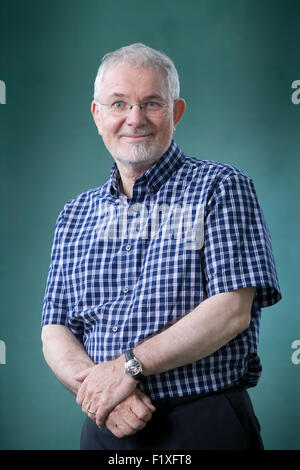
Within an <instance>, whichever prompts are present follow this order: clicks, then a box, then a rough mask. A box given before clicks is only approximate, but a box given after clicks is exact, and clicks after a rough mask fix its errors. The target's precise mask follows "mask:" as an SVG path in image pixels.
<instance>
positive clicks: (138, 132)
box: [121, 127, 152, 137]
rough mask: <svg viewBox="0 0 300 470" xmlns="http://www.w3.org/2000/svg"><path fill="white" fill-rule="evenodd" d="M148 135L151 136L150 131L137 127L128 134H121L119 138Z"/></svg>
mask: <svg viewBox="0 0 300 470" xmlns="http://www.w3.org/2000/svg"><path fill="white" fill-rule="evenodd" d="M149 134H152V129H147V128H140V127H137V128H136V129H132V130H131V132H130V133H128V132H126V134H121V137H122V136H125V137H134V136H136V135H149Z"/></svg>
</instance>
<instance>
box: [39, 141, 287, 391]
mask: <svg viewBox="0 0 300 470" xmlns="http://www.w3.org/2000/svg"><path fill="white" fill-rule="evenodd" d="M118 181H119V173H118V170H117V167H116V164H114V166H113V167H112V170H111V173H110V179H109V180H108V181H107V182H106V183H105V184H104V185H102V186H100V187H99V188H97V189H93V190H90V191H87V192H85V193H83V194H80V195H79V196H78V197H76V198H75V199H73V200H72V201H70V202H68V203H66V205H65V206H64V209H63V210H62V211H61V213H60V215H59V217H58V220H57V223H56V228H55V236H54V242H53V247H52V254H51V264H50V268H49V274H48V280H47V286H46V292H45V298H44V305H43V318H42V325H46V324H61V325H66V326H68V327H69V328H70V329H71V331H72V332H73V333H74V335H76V337H77V338H79V339H80V341H82V342H83V344H84V347H85V349H86V351H87V353H88V355H89V356H90V357H91V358H92V359H93V361H95V362H96V363H99V362H103V361H109V360H111V359H114V358H115V357H117V356H119V355H120V354H121V353H123V352H125V351H126V350H127V349H130V348H132V347H134V346H136V345H137V344H139V343H140V342H141V341H142V340H144V339H145V338H147V337H149V336H150V335H153V334H154V333H156V332H158V331H160V330H161V329H162V328H163V327H165V326H166V325H167V324H168V325H170V324H172V323H173V322H175V321H176V320H177V319H178V318H180V317H182V316H183V315H185V314H186V313H188V312H190V311H192V310H193V309H194V308H195V307H196V306H197V305H198V304H199V303H200V302H202V301H203V300H205V299H206V298H207V297H210V296H212V295H215V294H218V293H221V292H227V291H232V290H235V289H239V288H242V287H250V286H256V288H257V289H256V295H255V298H254V303H253V307H252V314H251V322H250V326H249V328H247V329H246V330H245V331H243V332H242V333H241V334H239V335H238V336H237V337H236V338H234V339H233V340H231V341H230V342H229V343H227V344H226V345H225V346H223V347H222V348H220V349H219V350H218V351H216V352H215V353H214V354H212V355H211V356H209V357H206V358H204V359H202V360H199V361H196V362H193V363H191V364H188V365H186V366H183V367H178V368H176V369H172V370H169V371H168V372H165V373H162V374H158V375H153V376H150V377H148V378H147V379H146V381H145V382H144V383H143V384H141V385H140V387H141V389H142V390H143V391H144V392H145V393H146V394H148V395H149V396H150V397H151V398H152V399H157V398H164V397H177V396H184V395H190V394H195V393H204V392H210V391H216V390H219V389H221V388H223V387H225V386H227V385H230V384H231V383H233V382H235V381H237V380H241V381H242V383H243V384H244V385H245V386H246V387H252V386H255V385H256V384H257V382H258V379H259V377H260V374H261V363H260V360H259V357H258V354H257V344H258V331H259V322H260V315H261V308H262V307H267V306H269V305H272V304H274V303H276V302H278V301H279V300H280V298H281V294H280V289H279V285H278V280H277V274H276V269H275V265H274V259H273V254H272V247H271V241H270V235H269V232H268V229H267V227H266V223H265V220H264V217H263V214H262V211H261V209H260V206H259V203H258V201H257V197H256V193H255V189H254V186H253V183H252V180H251V179H250V178H249V177H247V176H246V175H245V174H244V173H242V172H241V171H239V170H238V169H236V168H234V167H232V166H230V165H226V164H221V163H216V162H213V161H208V160H200V159H197V158H191V157H186V156H185V155H184V154H183V153H182V152H181V150H180V149H179V147H178V146H177V145H176V144H175V142H173V141H172V143H171V146H170V148H169V149H168V151H167V152H166V153H165V154H164V155H163V156H162V157H161V158H160V159H159V160H158V161H157V162H156V163H155V164H154V165H153V166H152V167H151V168H149V169H148V170H147V171H145V172H144V173H143V174H142V175H141V176H140V177H139V178H138V179H137V180H136V182H135V184H134V187H133V195H132V198H131V199H128V198H127V197H126V196H125V195H124V194H122V193H121V192H120V191H119V189H118V187H119V186H118Z"/></svg>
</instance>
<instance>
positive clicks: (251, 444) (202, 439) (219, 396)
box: [80, 387, 263, 450]
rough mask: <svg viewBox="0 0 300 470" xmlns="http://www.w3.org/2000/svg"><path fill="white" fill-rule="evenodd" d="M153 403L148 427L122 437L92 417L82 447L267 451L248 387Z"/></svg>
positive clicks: (84, 427) (86, 424)
mask: <svg viewBox="0 0 300 470" xmlns="http://www.w3.org/2000/svg"><path fill="white" fill-rule="evenodd" d="M153 404H154V406H156V408H157V410H156V411H155V412H154V413H153V415H152V418H151V421H149V422H148V423H147V424H146V426H145V428H144V429H142V430H141V431H137V432H136V434H134V435H132V436H127V437H124V438H121V439H120V438H117V437H115V436H114V434H112V433H111V432H110V431H109V430H108V429H107V428H105V427H104V428H101V429H99V428H98V427H97V425H96V424H95V423H94V421H92V420H91V419H90V418H87V419H86V420H85V422H84V424H83V428H82V433H81V442H80V448H81V450H88V449H89V450H161V449H164V450H263V443H262V440H261V437H260V426H259V422H258V420H257V418H256V416H255V414H254V410H253V407H252V403H251V400H250V397H249V395H248V393H247V391H246V390H245V389H243V388H239V387H234V388H231V389H228V390H224V391H221V392H216V393H212V394H208V395H204V396H200V395H198V396H194V397H192V398H191V397H190V398H189V399H188V400H184V399H182V400H180V399H179V400H178V399H177V400H176V399H169V400H168V399H165V400H157V401H153Z"/></svg>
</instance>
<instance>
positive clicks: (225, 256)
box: [203, 173, 281, 308]
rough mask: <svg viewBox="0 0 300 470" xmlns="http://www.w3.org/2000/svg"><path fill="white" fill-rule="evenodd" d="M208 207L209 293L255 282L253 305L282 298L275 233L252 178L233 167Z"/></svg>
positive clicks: (206, 261) (206, 262)
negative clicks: (274, 240) (261, 205)
mask: <svg viewBox="0 0 300 470" xmlns="http://www.w3.org/2000/svg"><path fill="white" fill-rule="evenodd" d="M207 209H208V210H207V213H206V217H205V224H204V248H203V269H204V273H205V276H206V290H207V294H208V296H212V295H215V294H218V293H221V292H228V291H232V290H236V289H240V288H244V287H251V286H252V287H256V294H255V297H254V301H253V308H261V307H267V306H270V305H273V304H275V303H276V302H278V301H279V300H280V299H281V293H280V288H279V284H278V278H277V273H276V268H275V262H274V256H273V251H272V246H271V238H270V233H269V230H268V228H267V225H266V222H265V219H264V216H263V213H262V210H261V208H260V206H259V202H258V199H257V195H256V192H255V188H254V185H253V182H252V180H251V179H250V178H248V177H247V176H246V175H244V174H240V173H238V174H236V173H234V174H231V175H229V176H227V177H226V178H224V179H223V180H221V181H219V182H218V183H217V184H216V186H215V189H214V191H213V194H212V196H211V198H210V200H209V202H208V208H207Z"/></svg>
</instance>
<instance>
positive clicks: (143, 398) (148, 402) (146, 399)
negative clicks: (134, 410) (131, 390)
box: [136, 388, 156, 413]
mask: <svg viewBox="0 0 300 470" xmlns="http://www.w3.org/2000/svg"><path fill="white" fill-rule="evenodd" d="M136 392H137V393H136V394H137V396H138V398H139V399H140V400H141V401H142V402H143V403H144V404H145V405H146V406H147V407H148V408H149V410H150V411H151V412H152V413H153V412H154V411H156V408H155V406H154V405H153V404H152V402H151V400H150V398H149V397H148V396H147V395H145V394H144V393H143V392H142V391H141V390H139V389H138V388H137V389H136Z"/></svg>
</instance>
